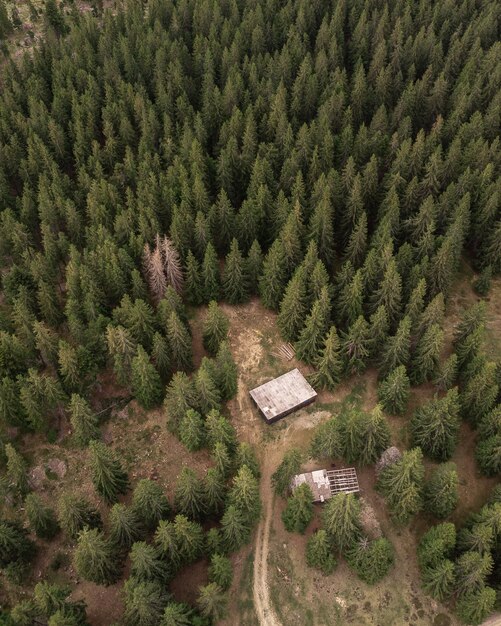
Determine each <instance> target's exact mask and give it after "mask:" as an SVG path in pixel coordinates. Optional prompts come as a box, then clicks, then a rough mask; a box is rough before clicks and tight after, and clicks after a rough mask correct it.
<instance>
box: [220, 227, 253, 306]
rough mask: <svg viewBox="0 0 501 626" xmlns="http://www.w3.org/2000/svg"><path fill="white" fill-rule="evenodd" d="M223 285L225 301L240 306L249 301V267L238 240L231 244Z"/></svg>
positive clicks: (222, 279) (222, 278) (222, 280)
mask: <svg viewBox="0 0 501 626" xmlns="http://www.w3.org/2000/svg"><path fill="white" fill-rule="evenodd" d="M221 285H222V289H223V296H224V299H225V300H226V301H227V302H229V303H230V304H239V303H240V302H245V301H246V300H247V298H248V295H249V291H248V290H249V286H248V285H249V280H248V277H247V267H246V263H245V260H244V258H243V256H242V253H241V252H240V249H239V247H238V241H237V240H236V239H233V241H232V242H231V247H230V251H229V253H228V255H227V256H226V260H225V264H224V270H223V275H222V277H221Z"/></svg>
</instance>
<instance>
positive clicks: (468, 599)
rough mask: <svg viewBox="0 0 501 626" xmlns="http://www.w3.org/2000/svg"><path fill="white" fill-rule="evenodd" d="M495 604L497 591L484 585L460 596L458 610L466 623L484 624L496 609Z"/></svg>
mask: <svg viewBox="0 0 501 626" xmlns="http://www.w3.org/2000/svg"><path fill="white" fill-rule="evenodd" d="M495 604H496V591H495V590H494V589H493V588H492V587H488V586H486V585H484V586H482V587H480V588H479V589H476V590H472V591H467V592H466V593H464V594H463V595H462V596H460V597H459V599H458V601H457V604H456V611H457V613H458V615H459V617H460V619H461V620H462V621H463V622H465V623H466V624H482V623H483V622H484V621H485V620H486V619H487V617H488V616H489V615H490V614H491V613H492V611H493V610H494V607H495Z"/></svg>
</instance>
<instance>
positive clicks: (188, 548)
mask: <svg viewBox="0 0 501 626" xmlns="http://www.w3.org/2000/svg"><path fill="white" fill-rule="evenodd" d="M174 532H175V535H176V541H177V548H178V550H179V555H180V557H181V560H182V561H183V562H185V563H192V562H194V561H196V560H197V559H199V558H200V556H201V554H202V552H203V549H204V532H203V528H202V527H201V526H200V524H198V523H197V522H193V521H191V520H189V519H188V518H187V517H186V516H184V515H176V517H175V518H174Z"/></svg>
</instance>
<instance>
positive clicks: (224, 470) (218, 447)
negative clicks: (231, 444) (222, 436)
mask: <svg viewBox="0 0 501 626" xmlns="http://www.w3.org/2000/svg"><path fill="white" fill-rule="evenodd" d="M211 456H212V460H213V461H214V463H215V466H216V469H217V471H218V472H219V473H220V474H221V475H222V476H224V477H227V476H228V474H229V473H230V470H231V468H232V466H233V461H232V458H231V456H230V453H229V452H228V448H227V447H226V446H225V445H224V443H222V442H221V441H217V442H216V444H215V445H214V447H213V448H212V455H211Z"/></svg>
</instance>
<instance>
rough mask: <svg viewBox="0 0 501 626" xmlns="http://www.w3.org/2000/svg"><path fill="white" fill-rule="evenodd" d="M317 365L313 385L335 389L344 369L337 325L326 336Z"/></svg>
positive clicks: (330, 389)
mask: <svg viewBox="0 0 501 626" xmlns="http://www.w3.org/2000/svg"><path fill="white" fill-rule="evenodd" d="M316 367H317V371H316V372H315V374H314V375H313V377H312V384H313V386H315V387H320V388H325V389H328V390H329V391H333V390H334V389H335V387H336V385H337V384H338V383H339V381H340V380H341V374H342V369H343V362H342V360H341V348H340V343H339V337H338V334H337V331H336V327H335V326H331V328H330V330H329V332H328V333H327V335H326V337H325V340H324V345H323V348H322V350H321V352H320V354H319V357H318V359H317V362H316Z"/></svg>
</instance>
